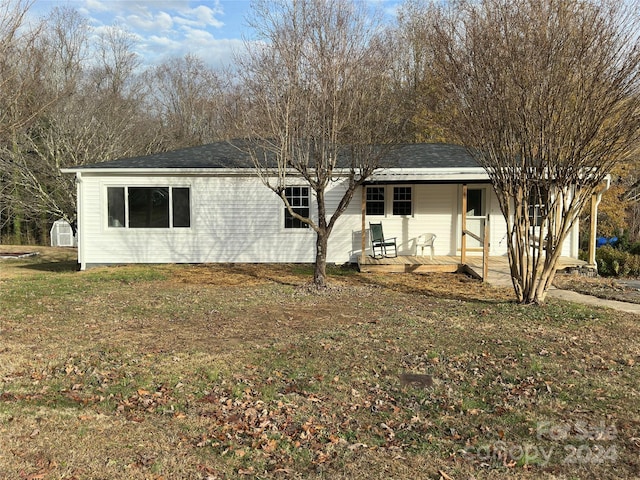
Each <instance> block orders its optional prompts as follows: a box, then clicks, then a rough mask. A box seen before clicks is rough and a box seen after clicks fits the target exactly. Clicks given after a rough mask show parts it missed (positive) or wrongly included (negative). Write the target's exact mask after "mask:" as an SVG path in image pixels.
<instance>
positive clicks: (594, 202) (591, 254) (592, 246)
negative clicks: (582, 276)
mask: <svg viewBox="0 0 640 480" xmlns="http://www.w3.org/2000/svg"><path fill="white" fill-rule="evenodd" d="M598 203H600V202H599V199H598V194H597V193H594V194H593V195H591V212H590V215H591V224H590V225H589V249H588V259H587V262H588V266H589V267H592V268H597V264H596V233H597V229H598Z"/></svg>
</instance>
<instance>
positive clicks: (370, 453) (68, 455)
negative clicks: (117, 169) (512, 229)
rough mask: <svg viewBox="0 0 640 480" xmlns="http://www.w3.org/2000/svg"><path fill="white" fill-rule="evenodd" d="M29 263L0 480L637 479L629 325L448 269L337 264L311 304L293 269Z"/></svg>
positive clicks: (12, 273)
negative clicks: (429, 271) (528, 303)
mask: <svg viewBox="0 0 640 480" xmlns="http://www.w3.org/2000/svg"><path fill="white" fill-rule="evenodd" d="M40 250H41V251H43V252H44V253H45V254H44V255H41V256H38V257H35V258H29V259H21V260H4V261H0V338H1V339H2V342H1V343H0V442H1V445H2V448H1V449H0V477H2V478H25V479H27V478H30V479H36V478H43V479H57V478H67V479H72V478H76V479H93V478H109V479H119V478H121V479H125V478H126V479H129V478H134V479H138V478H139V479H161V478H164V479H176V478H189V479H223V478H227V479H228V478H328V479H340V478H344V479H359V478H361V479H376V478H379V479H388V478H395V479H403V478H410V479H418V478H419V479H422V478H425V479H431V478H433V479H438V478H445V479H448V478H454V479H467V478H472V477H473V478H518V477H521V478H612V479H613V478H633V477H640V395H639V394H640V371H639V367H638V364H639V363H640V341H639V338H640V335H639V334H640V323H639V318H638V317H635V316H633V315H628V314H623V313H618V312H611V311H604V310H592V309H588V308H585V307H582V306H579V305H574V304H568V303H561V302H556V301H550V302H549V304H548V305H547V306H546V307H543V308H536V307H522V306H519V305H515V304H514V303H512V302H511V301H510V298H511V292H510V291H509V290H500V289H494V288H491V287H488V286H485V285H483V284H481V283H479V282H477V281H474V280H470V279H468V278H466V277H464V276H461V275H444V274H442V275H387V276H382V275H380V276H377V275H370V274H369V275H362V274H358V273H356V272H354V271H351V270H346V269H335V270H334V271H333V272H332V277H331V287H330V288H329V289H328V290H327V291H325V292H321V293H314V292H313V291H312V289H310V288H309V287H308V282H309V281H310V278H311V274H312V271H311V268H307V267H300V266H253V265H236V266H213V265H212V266H128V267H114V268H100V269H94V270H90V271H87V272H76V271H74V266H75V265H74V262H73V261H72V259H71V256H72V253H73V252H72V251H68V250H57V251H54V250H50V249H40ZM405 374H418V375H430V376H431V378H432V379H433V382H432V385H430V386H426V385H425V384H423V383H420V381H416V382H411V380H412V377H409V380H408V381H407V376H406V375H405ZM416 378H417V379H418V380H423V379H424V383H428V381H427V380H426V377H416Z"/></svg>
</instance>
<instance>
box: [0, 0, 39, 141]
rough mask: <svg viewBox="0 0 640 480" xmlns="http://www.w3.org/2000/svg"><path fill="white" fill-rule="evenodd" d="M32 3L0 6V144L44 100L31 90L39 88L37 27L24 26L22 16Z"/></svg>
mask: <svg viewBox="0 0 640 480" xmlns="http://www.w3.org/2000/svg"><path fill="white" fill-rule="evenodd" d="M32 3H33V1H32V0H7V1H3V2H2V3H0V141H4V142H10V141H11V140H10V137H11V136H12V135H13V134H14V133H15V132H16V131H17V130H18V129H20V128H22V127H23V126H25V125H27V124H28V123H29V122H30V121H32V120H33V119H34V118H35V117H36V116H37V115H38V113H39V112H40V111H42V109H44V108H46V106H47V105H48V102H47V100H46V99H44V98H41V97H39V96H38V95H37V92H35V91H34V90H35V89H36V88H37V87H39V86H40V78H39V77H40V74H41V72H42V68H43V65H42V62H41V60H42V58H41V57H40V56H39V55H38V51H37V49H36V48H35V40H36V38H37V35H38V30H39V29H38V26H37V25H32V26H28V25H27V23H26V15H27V12H28V11H29V8H30V7H31V4H32Z"/></svg>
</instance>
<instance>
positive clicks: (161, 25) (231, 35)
mask: <svg viewBox="0 0 640 480" xmlns="http://www.w3.org/2000/svg"><path fill="white" fill-rule="evenodd" d="M0 1H2V0H0ZM371 2H372V4H376V3H378V4H381V5H382V6H383V8H384V9H385V11H386V12H387V14H388V15H392V14H393V11H394V8H395V6H396V4H397V3H398V0H371ZM55 6H69V7H72V8H75V9H77V10H78V11H79V12H81V13H82V14H83V15H85V16H86V17H87V18H88V19H89V24H90V25H91V27H92V28H93V29H94V31H95V32H96V33H97V32H99V31H100V29H102V28H105V27H109V26H112V25H114V24H116V23H117V24H120V25H122V26H124V28H126V29H127V30H128V31H129V32H130V33H132V34H133V35H134V36H135V37H136V40H137V46H136V52H137V53H138V54H139V55H140V57H141V59H142V61H143V64H144V65H153V64H157V63H159V62H161V61H162V60H164V59H166V58H169V57H181V56H184V55H185V54H186V53H193V54H195V55H197V56H199V57H200V58H202V59H203V60H204V61H206V62H207V63H208V64H210V65H211V66H213V67H218V66H221V65H224V64H226V63H229V62H230V60H231V58H232V55H233V52H234V51H236V50H241V49H242V47H243V36H244V37H250V36H251V32H250V31H249V30H247V29H246V27H245V25H244V22H245V18H246V15H247V13H248V12H249V7H250V1H249V0H35V3H34V4H33V7H32V10H31V14H32V15H36V16H44V15H46V13H47V12H48V11H50V10H51V9H52V8H53V7H55Z"/></svg>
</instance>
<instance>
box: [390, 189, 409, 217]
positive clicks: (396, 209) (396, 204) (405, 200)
mask: <svg viewBox="0 0 640 480" xmlns="http://www.w3.org/2000/svg"><path fill="white" fill-rule="evenodd" d="M411 194H412V188H411V187H393V214H394V215H401V216H410V215H412V214H413V208H412V202H411Z"/></svg>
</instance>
